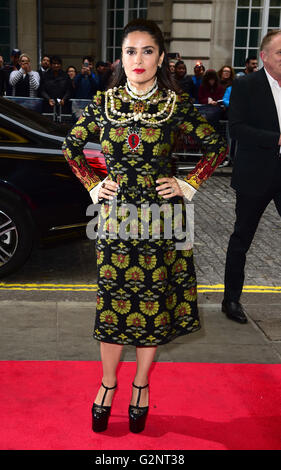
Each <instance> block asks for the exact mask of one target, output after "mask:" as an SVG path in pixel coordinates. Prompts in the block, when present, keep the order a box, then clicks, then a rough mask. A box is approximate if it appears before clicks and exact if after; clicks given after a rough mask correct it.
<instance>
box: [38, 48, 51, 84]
mask: <svg viewBox="0 0 281 470" xmlns="http://www.w3.org/2000/svg"><path fill="white" fill-rule="evenodd" d="M50 68H51V57H50V56H49V55H47V54H45V55H44V56H43V57H42V60H41V65H40V67H39V70H38V73H39V75H40V79H42V78H43V75H44V74H45V73H46V72H48V70H50Z"/></svg>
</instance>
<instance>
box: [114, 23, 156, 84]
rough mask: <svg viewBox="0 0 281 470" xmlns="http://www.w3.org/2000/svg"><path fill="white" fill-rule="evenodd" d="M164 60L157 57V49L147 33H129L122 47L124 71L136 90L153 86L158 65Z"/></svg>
mask: <svg viewBox="0 0 281 470" xmlns="http://www.w3.org/2000/svg"><path fill="white" fill-rule="evenodd" d="M163 59H164V52H163V53H162V54H161V56H159V47H158V45H157V43H156V42H155V40H154V38H153V37H152V36H151V35H150V34H149V33H147V32H144V31H134V32H133V33H129V34H128V36H127V37H126V38H125V40H124V42H123V45H122V62H123V66H124V71H125V74H126V76H127V78H128V79H129V80H130V82H131V84H132V85H133V86H134V87H135V88H137V89H138V90H140V91H141V90H145V89H146V88H148V87H149V86H150V85H152V84H153V82H154V80H155V76H156V72H157V67H158V65H161V64H162V62H163Z"/></svg>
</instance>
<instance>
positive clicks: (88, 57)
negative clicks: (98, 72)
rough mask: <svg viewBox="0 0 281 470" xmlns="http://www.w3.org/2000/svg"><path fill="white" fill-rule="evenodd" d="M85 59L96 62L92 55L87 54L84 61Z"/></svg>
mask: <svg viewBox="0 0 281 470" xmlns="http://www.w3.org/2000/svg"><path fill="white" fill-rule="evenodd" d="M85 60H87V61H88V62H92V63H94V60H93V57H92V56H91V55H85V57H83V59H82V62H84V61H85Z"/></svg>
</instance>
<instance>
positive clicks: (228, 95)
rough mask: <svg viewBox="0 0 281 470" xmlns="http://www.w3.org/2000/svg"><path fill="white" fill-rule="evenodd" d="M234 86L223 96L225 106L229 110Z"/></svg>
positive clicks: (228, 88) (229, 87)
mask: <svg viewBox="0 0 281 470" xmlns="http://www.w3.org/2000/svg"><path fill="white" fill-rule="evenodd" d="M231 90H232V85H230V86H228V87H227V89H226V90H225V92H224V95H223V99H222V101H223V105H224V106H225V107H226V108H228V107H229V100H230V95H231Z"/></svg>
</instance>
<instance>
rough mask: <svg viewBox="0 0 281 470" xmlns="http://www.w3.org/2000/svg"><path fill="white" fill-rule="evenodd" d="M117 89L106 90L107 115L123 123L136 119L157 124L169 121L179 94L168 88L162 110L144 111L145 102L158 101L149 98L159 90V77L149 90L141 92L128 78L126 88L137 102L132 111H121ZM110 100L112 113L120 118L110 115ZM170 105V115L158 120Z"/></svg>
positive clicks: (115, 122) (155, 102)
mask: <svg viewBox="0 0 281 470" xmlns="http://www.w3.org/2000/svg"><path fill="white" fill-rule="evenodd" d="M120 88H122V87H120ZM117 90H118V88H117V87H114V88H111V89H109V90H107V91H106V92H105V115H106V117H107V119H108V120H109V121H110V122H112V123H114V124H120V125H122V124H128V123H130V122H134V121H135V122H137V121H140V122H142V123H143V124H156V125H157V124H158V125H159V124H162V123H163V122H165V121H168V120H169V119H170V117H171V116H172V114H173V112H174V109H175V104H176V100H177V95H176V93H175V92H174V91H171V90H168V96H167V101H166V103H165V106H164V107H163V109H162V110H161V111H158V112H157V113H153V114H151V113H145V112H144V110H145V104H147V105H150V104H157V103H158V100H155V99H153V100H151V101H150V100H149V98H151V97H152V96H153V95H154V93H155V92H156V91H157V90H158V84H157V79H155V81H154V83H153V85H152V86H151V87H150V88H149V89H148V90H145V91H142V92H139V91H137V90H136V89H135V88H133V87H132V85H131V84H130V82H129V80H127V83H126V85H125V90H126V92H127V94H128V95H129V96H130V97H131V98H133V99H134V100H136V102H135V103H134V109H133V112H132V113H122V112H121V111H118V110H117V109H116V108H115V103H114V93H116V91H117ZM147 100H149V101H147ZM108 101H110V112H111V115H114V116H116V117H117V116H118V117H119V119H115V118H112V117H111V116H109V113H108V108H109V106H108ZM145 102H146V103H145ZM170 105H171V109H170V112H169V113H168V115H167V116H166V117H165V118H163V119H160V120H158V119H157V118H159V117H161V116H163V115H164V114H165V113H166V111H167V110H168V108H169V107H170ZM120 118H121V119H120Z"/></svg>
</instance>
